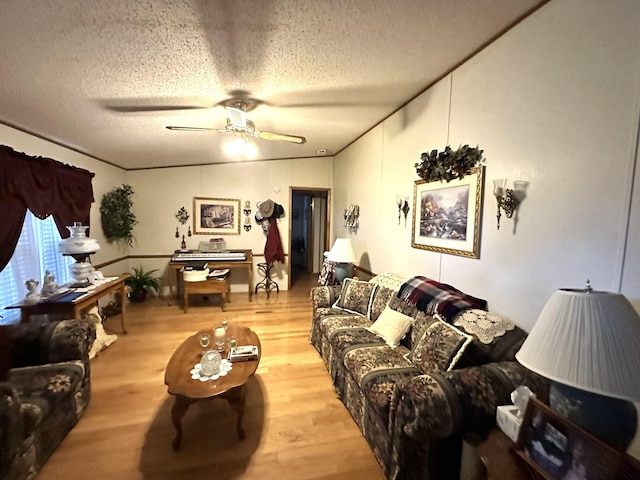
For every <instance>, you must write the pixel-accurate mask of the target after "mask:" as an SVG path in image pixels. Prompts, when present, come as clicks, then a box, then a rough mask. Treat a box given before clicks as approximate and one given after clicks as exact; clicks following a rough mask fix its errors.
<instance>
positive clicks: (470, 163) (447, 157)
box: [415, 145, 483, 182]
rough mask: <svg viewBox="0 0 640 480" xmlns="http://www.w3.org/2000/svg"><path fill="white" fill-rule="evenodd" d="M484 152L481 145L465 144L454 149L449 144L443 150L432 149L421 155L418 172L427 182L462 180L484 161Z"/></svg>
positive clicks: (417, 165) (417, 164)
mask: <svg viewBox="0 0 640 480" xmlns="http://www.w3.org/2000/svg"><path fill="white" fill-rule="evenodd" d="M482 152H483V151H482V150H480V148H479V147H470V146H469V145H464V146H462V147H460V148H458V149H457V150H452V149H451V147H450V146H449V145H447V146H446V147H445V149H444V150H443V151H442V152H438V150H431V152H429V153H426V152H425V153H423V154H422V155H420V163H416V164H415V167H416V172H417V173H418V176H419V177H420V178H421V179H423V180H424V181H426V182H434V181H437V180H440V181H442V180H445V181H447V182H450V181H451V180H453V179H455V178H457V179H459V180H460V179H462V178H464V176H465V175H467V174H468V173H469V171H470V170H471V169H472V168H474V167H476V166H477V165H478V164H479V163H480V162H482V160H483V157H482Z"/></svg>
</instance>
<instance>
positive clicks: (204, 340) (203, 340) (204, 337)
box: [200, 333, 210, 352]
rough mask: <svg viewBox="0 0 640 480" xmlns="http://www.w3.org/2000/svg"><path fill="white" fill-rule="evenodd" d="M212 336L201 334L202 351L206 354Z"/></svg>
mask: <svg viewBox="0 0 640 480" xmlns="http://www.w3.org/2000/svg"><path fill="white" fill-rule="evenodd" d="M209 341H210V336H209V334H208V333H202V334H200V346H201V347H202V351H203V352H204V351H205V350H206V349H207V347H208V346H209Z"/></svg>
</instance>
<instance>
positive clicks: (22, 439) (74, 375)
mask: <svg viewBox="0 0 640 480" xmlns="http://www.w3.org/2000/svg"><path fill="white" fill-rule="evenodd" d="M94 340H95V327H94V326H93V325H92V324H90V323H88V322H85V321H78V320H62V321H56V322H50V323H44V324H32V323H29V324H18V325H10V326H4V327H0V343H1V344H2V345H1V346H0V350H1V351H2V354H1V355H0V356H1V357H2V367H3V368H1V369H0V479H3V480H4V479H10V480H15V479H33V478H35V476H36V474H37V472H38V471H39V470H40V469H41V468H42V466H43V465H44V463H45V462H46V461H47V459H48V458H49V457H50V456H51V454H52V453H53V452H54V451H55V449H56V448H57V447H58V445H59V444H60V442H62V440H63V439H64V437H65V436H66V435H67V433H68V432H69V431H70V430H71V429H72V428H73V427H74V425H75V424H76V423H77V422H78V420H79V419H80V416H81V415H82V413H83V412H84V410H85V408H86V407H87V404H88V402H89V397H90V394H91V377H90V370H89V350H90V348H91V345H92V343H93V341H94ZM7 367H8V368H7Z"/></svg>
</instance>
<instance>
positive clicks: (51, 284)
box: [40, 270, 58, 297]
mask: <svg viewBox="0 0 640 480" xmlns="http://www.w3.org/2000/svg"><path fill="white" fill-rule="evenodd" d="M57 291H58V284H56V277H55V276H54V275H51V272H50V271H49V270H45V272H44V281H43V282H42V290H41V291H40V295H41V296H43V297H50V296H51V295H53V294H54V293H56V292H57Z"/></svg>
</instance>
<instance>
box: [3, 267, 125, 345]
mask: <svg viewBox="0 0 640 480" xmlns="http://www.w3.org/2000/svg"><path fill="white" fill-rule="evenodd" d="M127 278H129V275H128V274H126V273H125V274H122V275H120V276H119V277H118V278H116V279H115V280H111V281H110V282H106V283H103V284H102V285H98V286H97V287H95V288H94V289H93V290H89V291H88V292H87V293H86V294H84V295H82V296H81V297H78V298H76V299H74V300H70V301H40V302H38V303H26V302H24V301H22V302H20V303H16V304H15V305H10V306H8V307H6V308H8V309H11V308H19V309H20V322H22V323H26V322H28V321H29V317H31V315H45V314H62V315H68V316H69V317H71V318H75V319H77V320H79V319H80V318H81V313H82V311H83V310H84V309H86V308H88V307H90V306H92V305H95V304H96V303H98V300H99V299H100V298H102V297H104V296H106V295H109V294H110V293H114V292H118V291H119V292H120V324H121V326H122V333H127V330H126V328H125V326H124V316H125V311H126V307H127V292H126V285H125V280H126V279H127Z"/></svg>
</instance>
